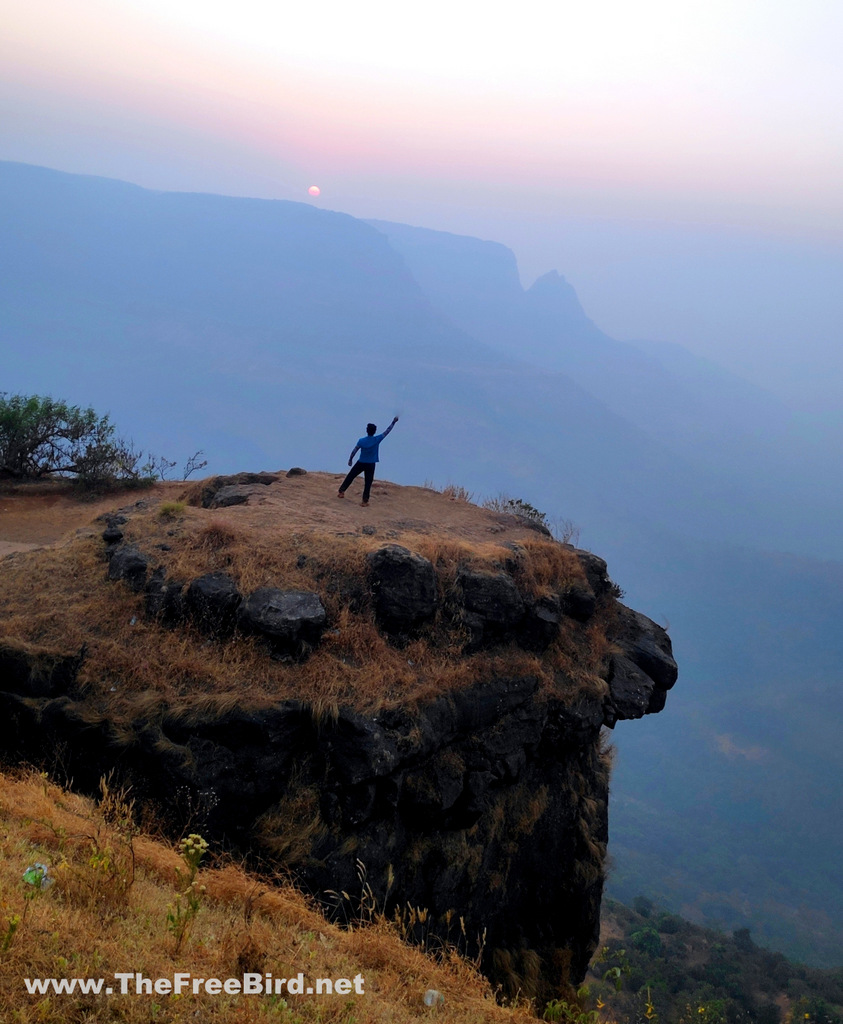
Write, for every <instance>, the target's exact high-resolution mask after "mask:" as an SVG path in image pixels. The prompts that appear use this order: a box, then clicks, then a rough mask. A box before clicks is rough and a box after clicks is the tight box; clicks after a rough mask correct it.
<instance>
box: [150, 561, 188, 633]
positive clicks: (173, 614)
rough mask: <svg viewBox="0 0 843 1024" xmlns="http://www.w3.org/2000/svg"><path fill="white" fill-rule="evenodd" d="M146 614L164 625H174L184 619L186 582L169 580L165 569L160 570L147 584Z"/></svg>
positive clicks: (154, 573) (156, 571) (153, 574)
mask: <svg viewBox="0 0 843 1024" xmlns="http://www.w3.org/2000/svg"><path fill="white" fill-rule="evenodd" d="M145 593H146V614H147V615H148V616H149V617H150V618H153V619H158V620H159V621H160V622H162V623H163V624H164V625H168V626H169V625H173V624H174V623H176V622H179V621H180V620H181V619H183V618H184V614H185V597H184V582H183V581H181V580H168V579H167V577H166V574H165V572H164V570H163V568H158V569H156V570H155V572H153V573H152V575H151V576H150V577H149V580H148V581H147V584H146V589H145Z"/></svg>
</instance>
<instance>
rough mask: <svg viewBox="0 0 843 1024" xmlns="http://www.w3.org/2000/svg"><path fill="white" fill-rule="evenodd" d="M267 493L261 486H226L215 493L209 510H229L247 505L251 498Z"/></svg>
mask: <svg viewBox="0 0 843 1024" xmlns="http://www.w3.org/2000/svg"><path fill="white" fill-rule="evenodd" d="M264 493H265V491H264V487H263V486H262V485H261V484H226V485H225V487H220V489H219V490H218V491H216V492H214V495H213V497H212V498H211V500H210V502H209V504H208V506H207V507H208V508H229V507H230V506H232V505H245V504H246V503H247V502H248V501H249V499H250V498H252V497H259V496H261V495H263V494H264Z"/></svg>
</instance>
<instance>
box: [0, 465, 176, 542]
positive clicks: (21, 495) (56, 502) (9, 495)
mask: <svg viewBox="0 0 843 1024" xmlns="http://www.w3.org/2000/svg"><path fill="white" fill-rule="evenodd" d="M184 488H185V485H184V484H183V483H164V484H156V485H155V486H154V487H152V488H150V489H149V490H146V491H142V492H139V491H136V490H132V491H115V492H113V493H111V494H108V495H106V496H104V497H101V498H93V499H87V498H86V499H81V498H80V497H79V496H78V495H77V494H74V493H73V492H72V491H70V490H69V489H68V488H67V487H64V486H60V485H57V484H54V483H49V484H19V485H17V486H14V487H8V486H7V487H5V488H0V558H2V557H3V555H10V554H12V552H14V551H31V550H33V548H43V547H49V546H50V545H52V544H55V543H57V542H58V541H60V540H61V539H62V538H63V537H65V536H66V535H67V534H68V533H71V532H74V531H76V530H78V529H80V528H81V527H83V526H87V525H88V524H89V523H90V522H91V521H92V520H94V519H96V517H97V516H98V515H101V514H102V513H103V512H107V511H109V510H110V509H113V508H118V507H119V506H120V505H125V504H127V503H129V502H132V501H136V500H137V498H138V497H139V495H140V494H143V495H155V496H156V497H157V496H161V497H163V496H166V497H169V498H172V497H174V495H176V494H179V493H180V492H181V491H183V490H184Z"/></svg>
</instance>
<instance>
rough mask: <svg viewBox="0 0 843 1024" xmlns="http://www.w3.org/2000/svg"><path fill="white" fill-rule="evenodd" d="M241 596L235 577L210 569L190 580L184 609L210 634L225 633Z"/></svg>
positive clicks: (230, 626)
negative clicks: (208, 571) (203, 574)
mask: <svg viewBox="0 0 843 1024" xmlns="http://www.w3.org/2000/svg"><path fill="white" fill-rule="evenodd" d="M240 601H241V596H240V591H239V590H238V589H237V584H236V583H235V582H234V580H233V579H232V578H231V577H230V576H228V575H226V574H225V573H224V572H210V573H207V574H206V575H205V576H199V577H198V578H197V579H195V580H193V581H192V582H191V583H190V586H188V588H187V593H186V595H185V610H186V611H187V614H188V615H189V616H190V617H191V618H192V619H193V621H194V622H195V623H196V625H197V626H198V627H199V628H200V629H201V630H203V631H204V632H206V633H210V634H211V635H212V636H227V635H228V634H230V633H231V632H233V630H234V625H235V621H236V615H237V608H238V606H239V605H240Z"/></svg>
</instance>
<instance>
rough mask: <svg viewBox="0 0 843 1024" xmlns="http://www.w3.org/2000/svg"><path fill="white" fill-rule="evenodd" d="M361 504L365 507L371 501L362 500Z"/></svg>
mask: <svg viewBox="0 0 843 1024" xmlns="http://www.w3.org/2000/svg"><path fill="white" fill-rule="evenodd" d="M360 504H361V505H362V506H363V508H365V507H366V506H367V505H368V504H369V502H368V501H361V502H360Z"/></svg>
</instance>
